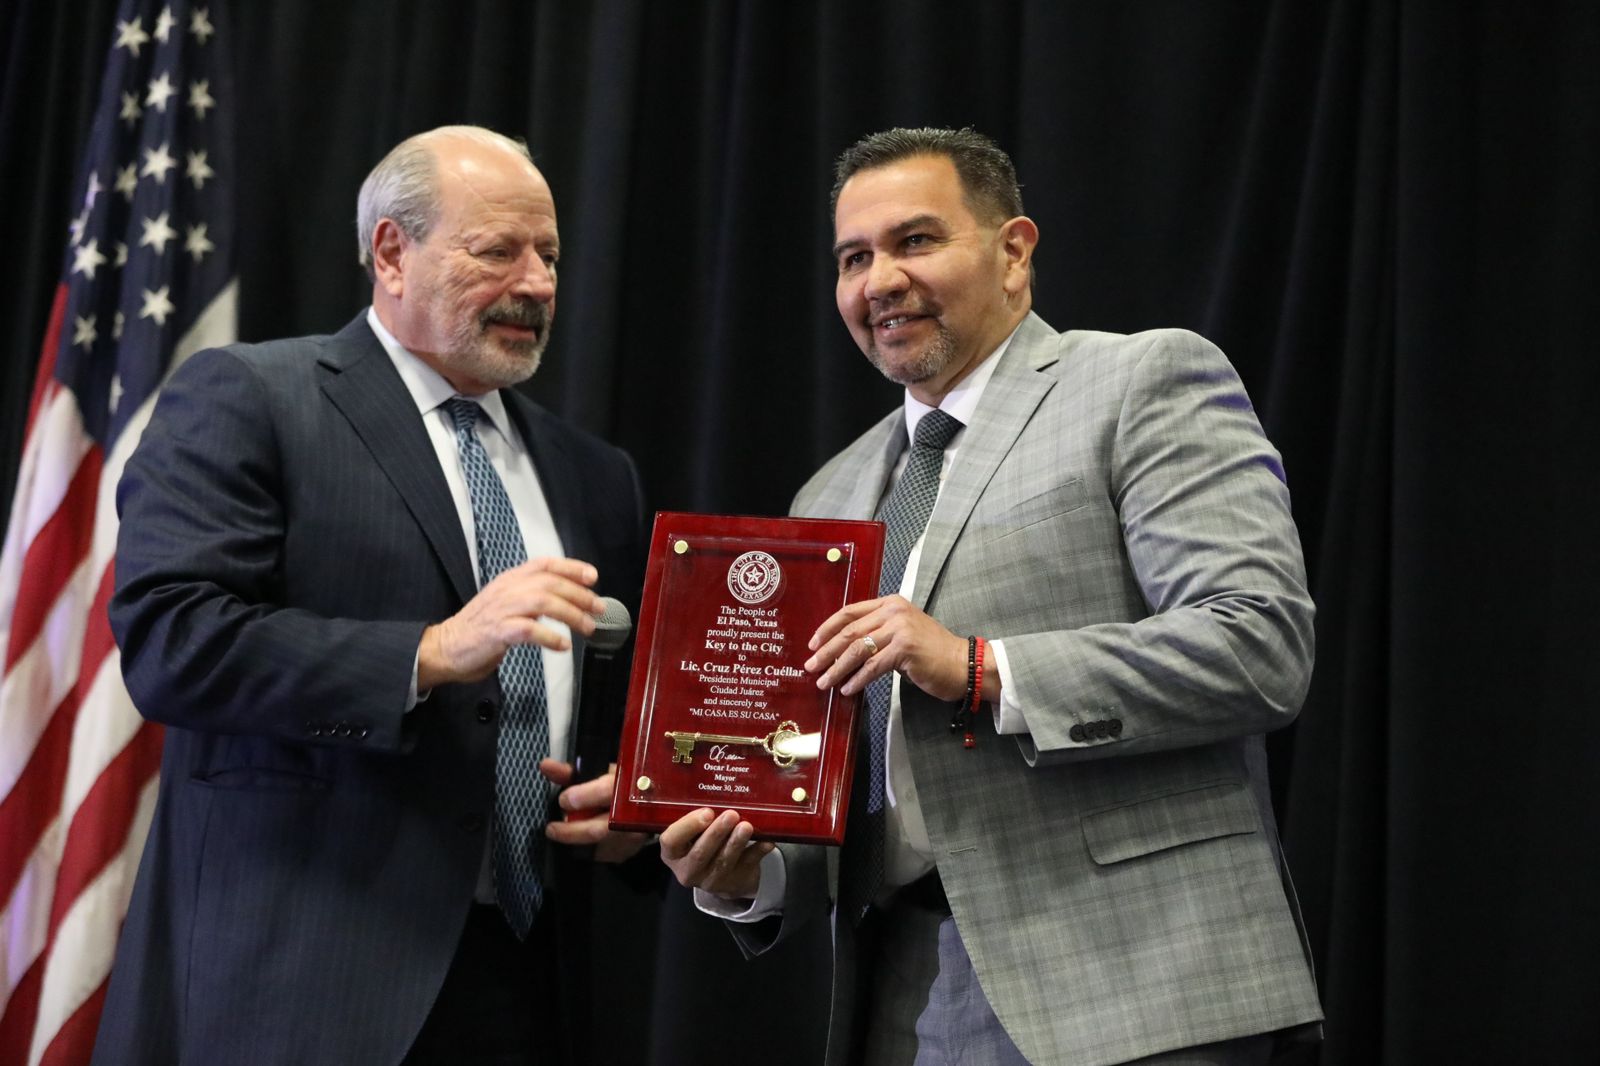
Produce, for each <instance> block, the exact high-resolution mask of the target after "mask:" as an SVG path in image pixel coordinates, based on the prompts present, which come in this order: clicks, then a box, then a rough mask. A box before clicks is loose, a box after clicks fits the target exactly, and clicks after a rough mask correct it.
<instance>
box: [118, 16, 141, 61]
mask: <svg viewBox="0 0 1600 1066" xmlns="http://www.w3.org/2000/svg"><path fill="white" fill-rule="evenodd" d="M149 39H150V35H149V34H148V33H146V32H144V24H143V20H141V19H138V18H135V19H134V20H133V21H132V22H118V23H117V43H116V44H114V45H112V47H113V48H126V49H127V50H128V51H130V52H132V53H133V54H134V57H135V58H137V57H138V55H139V46H140V45H142V44H144V43H145V42H146V41H148V40H149Z"/></svg>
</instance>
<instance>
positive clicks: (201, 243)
mask: <svg viewBox="0 0 1600 1066" xmlns="http://www.w3.org/2000/svg"><path fill="white" fill-rule="evenodd" d="M215 247H216V245H214V244H212V243H211V241H210V239H209V238H207V237H206V224H205V223H204V222H202V223H200V224H199V225H198V226H190V227H189V236H188V237H187V238H185V239H184V242H183V250H184V251H186V252H188V253H189V254H190V255H192V256H194V261H195V262H196V263H198V262H200V260H201V259H204V258H205V254H206V253H207V252H209V251H211V250H212V249H213V248H215Z"/></svg>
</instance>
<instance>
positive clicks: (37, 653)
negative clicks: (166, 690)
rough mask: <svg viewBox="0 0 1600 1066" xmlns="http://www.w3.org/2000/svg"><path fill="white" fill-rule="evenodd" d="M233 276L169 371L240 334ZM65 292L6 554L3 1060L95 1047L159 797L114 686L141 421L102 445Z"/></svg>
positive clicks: (134, 716) (148, 741)
mask: <svg viewBox="0 0 1600 1066" xmlns="http://www.w3.org/2000/svg"><path fill="white" fill-rule="evenodd" d="M237 304H238V285H237V283H230V284H229V285H228V286H227V287H226V288H225V289H224V290H223V291H222V293H221V294H220V295H219V296H218V297H217V298H216V299H215V300H214V301H212V303H211V305H210V306H209V307H207V308H206V310H205V311H204V312H203V313H202V314H201V315H200V317H199V319H198V320H197V321H196V322H195V325H194V327H193V328H192V329H190V330H189V332H188V333H186V334H185V335H184V336H183V337H182V339H180V341H179V342H178V346H177V349H176V350H175V352H174V355H173V359H172V362H171V364H170V367H169V373H170V369H171V368H175V367H177V366H178V365H180V364H181V363H182V362H183V360H184V359H186V358H187V357H188V356H189V355H190V354H192V353H194V352H196V351H198V350H200V349H201V348H207V347H213V346H215V345H219V344H226V343H229V342H231V341H232V340H233V339H234V338H235V337H236V335H237V332H236V327H235V323H236V320H237V314H236V312H237ZM64 305H65V289H64V288H63V289H62V290H61V291H59V292H58V294H57V298H56V304H55V307H54V309H53V311H52V313H51V318H50V325H49V329H48V331H47V334H46V338H45V344H44V349H43V350H44V353H45V354H44V356H43V357H42V359H41V361H40V367H39V374H38V383H37V384H36V385H35V389H34V397H33V402H32V406H31V408H30V410H29V414H28V430H27V438H26V443H25V444H24V448H23V456H22V465H21V467H20V470H19V472H18V476H17V490H16V495H15V499H14V502H13V504H12V509H11V518H10V523H9V527H8V529H7V532H6V541H5V548H4V553H3V555H0V653H3V655H4V660H3V664H0V1063H5V1064H7V1066H11V1064H13V1063H15V1064H17V1066H22V1064H27V1066H36V1064H63V1066H65V1064H80V1063H87V1062H88V1061H89V1053H90V1051H91V1049H92V1048H93V1046H94V1035H95V1031H96V1029H97V1028H98V1027H99V1020H100V1008H101V1004H102V1002H103V1001H104V998H105V990H106V979H107V977H108V976H109V975H110V973H111V961H112V957H113V955H114V953H115V949H116V939H117V934H118V932H119V930H120V929H121V925H122V919H123V916H124V915H125V914H126V913H127V908H128V897H129V895H130V894H131V892H132V891H133V879H134V874H135V872H136V871H137V869H138V864H139V854H140V851H141V850H142V848H143V846H144V837H145V833H146V831H147V830H148V828H149V825H150V815H151V812H152V811H153V809H154V806H155V796H156V775H157V771H158V769H159V765H160V759H161V733H160V728H159V727H158V726H156V725H154V724H152V723H149V722H146V721H144V719H142V718H140V717H139V714H138V712H137V711H136V710H135V709H134V707H133V704H132V702H131V701H130V700H129V698H128V693H127V690H126V689H125V688H123V685H122V673H121V660H120V657H119V655H118V652H117V648H116V645H115V644H114V643H113V641H112V639H111V628H110V625H109V623H108V622H107V619H106V603H107V601H108V599H109V598H110V594H111V588H112V554H113V551H114V549H115V547H116V537H117V512H116V502H115V493H116V485H117V480H118V479H119V478H120V477H121V475H122V468H123V466H124V464H125V463H126V462H127V459H128V456H129V455H130V454H131V453H132V451H133V448H134V446H135V445H136V444H137V443H138V439H139V434H140V433H141V432H142V430H143V429H144V426H145V424H146V423H147V422H148V421H149V418H150V411H151V409H152V408H153V407H154V405H155V396H154V395H152V396H151V397H150V399H149V400H147V401H146V403H145V404H144V405H143V406H142V407H141V408H140V410H139V411H138V412H137V413H136V414H135V415H134V416H133V418H132V419H131V420H130V422H129V424H128V427H127V429H126V430H125V431H124V432H123V433H122V435H121V436H120V437H119V438H118V439H117V441H116V443H115V444H114V446H113V447H112V449H111V453H110V454H109V455H104V454H102V449H101V448H100V446H99V445H98V444H97V443H95V442H94V441H93V440H92V439H91V438H90V437H89V436H88V434H87V433H86V432H85V431H84V423H83V419H82V417H81V414H80V412H79V410H78V406H77V398H76V397H75V396H74V395H73V393H72V392H71V391H70V390H68V389H65V388H63V387H62V386H61V385H59V384H58V383H57V382H56V381H55V379H54V377H53V376H52V373H53V370H54V357H55V352H56V348H57V344H58V341H59V338H60V330H61V320H62V317H63V312H64Z"/></svg>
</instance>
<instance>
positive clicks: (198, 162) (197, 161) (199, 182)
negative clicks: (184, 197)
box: [184, 151, 216, 189]
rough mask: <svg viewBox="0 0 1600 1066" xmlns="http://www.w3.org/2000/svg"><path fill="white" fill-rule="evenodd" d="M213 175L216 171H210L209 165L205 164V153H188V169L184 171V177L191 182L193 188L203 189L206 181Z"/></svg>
mask: <svg viewBox="0 0 1600 1066" xmlns="http://www.w3.org/2000/svg"><path fill="white" fill-rule="evenodd" d="M215 175H216V171H214V170H212V169H211V167H210V165H208V164H207V163H206V154H205V152H203V151H202V152H190V153H189V168H188V170H187V171H185V173H184V177H186V178H189V179H190V180H192V181H193V182H194V187H195V188H197V189H200V188H204V187H205V184H206V179H207V178H210V177H214V176H215Z"/></svg>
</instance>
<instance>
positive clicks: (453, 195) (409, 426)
mask: <svg viewBox="0 0 1600 1066" xmlns="http://www.w3.org/2000/svg"><path fill="white" fill-rule="evenodd" d="M357 210H358V231H359V237H360V258H361V262H362V263H363V265H365V266H366V268H367V271H368V273H369V275H370V276H371V278H372V282H373V284H372V306H371V307H370V308H368V309H366V310H364V311H362V312H361V313H360V314H359V315H357V316H356V318H355V319H354V320H353V321H351V322H350V323H349V324H348V325H347V326H346V327H345V328H344V329H343V330H341V331H340V332H339V333H338V334H337V335H334V336H329V337H302V338H296V339H292V340H283V341H274V342H271V343H267V344H259V345H243V344H241V345H232V346H229V347H227V348H222V349H214V350H211V351H206V352H201V353H199V354H197V355H196V356H194V357H193V358H192V359H190V360H189V361H188V362H187V363H186V364H184V365H183V366H182V367H181V368H179V369H178V370H177V371H176V372H175V373H174V374H173V376H172V379H171V381H170V382H169V383H168V384H167V385H166V387H165V388H164V389H163V390H162V393H161V398H160V401H159V403H158V404H157V406H156V409H155V412H154V416H153V418H152V419H151V422H150V425H149V428H148V429H147V430H146V432H145V434H144V436H143V438H142V440H141V442H140V444H139V447H138V450H137V451H136V452H135V453H134V455H133V456H132V458H131V459H130V460H129V462H128V466H127V472H126V474H125V475H124V477H123V479H122V482H121V484H120V486H119V489H118V504H119V507H120V508H121V514H122V525H121V532H120V537H119V540H118V545H117V574H116V577H117V587H116V592H115V595H114V597H113V599H112V602H111V608H110V611H111V624H112V628H113V630H114V632H115V634H116V637H117V641H118V644H119V646H120V648H121V650H122V668H123V674H124V676H125V678H126V679H127V683H128V688H129V691H130V692H131V693H132V695H133V698H134V702H135V703H136V705H137V706H138V708H139V710H140V712H141V713H143V714H144V715H145V716H146V717H148V718H151V719H153V720H155V721H159V722H162V723H165V724H166V726H167V727H168V728H167V731H166V747H165V751H164V754H163V758H162V766H161V784H160V793H159V798H158V800H157V802H156V809H155V815H154V824H153V825H152V827H151V832H150V837H149V842H148V844H147V846H146V848H145V852H144V857H143V861H142V862H141V864H140V869H139V877H138V881H137V884H136V887H135V889H134V893H133V898H132V902H131V905H130V908H129V913H128V919H127V923H126V925H125V927H124V931H123V935H122V939H121V942H120V944H119V948H118V958H117V962H116V966H115V969H114V972H113V974H112V978H111V984H110V990H109V994H108V997H107V1001H106V1006H105V1012H104V1017H103V1020H102V1025H101V1029H100V1035H99V1041H98V1045H97V1048H96V1053H95V1061H96V1062H97V1063H103V1064H123V1063H140V1064H145V1063H148V1064H151V1066H156V1064H161V1066H166V1064H170V1063H229V1064H233V1066H242V1064H262V1066H271V1064H282V1066H290V1064H293V1066H310V1064H316V1063H326V1064H329V1066H345V1064H352V1063H363V1064H367V1063H370V1064H374V1066H376V1064H391V1066H392V1064H395V1063H400V1062H402V1061H404V1062H405V1063H407V1064H415V1066H421V1064H450V1066H457V1064H474V1063H476V1064H490V1063H493V1064H513V1063H519V1064H520V1063H533V1062H538V1063H541V1064H542V1063H552V1062H561V1061H562V1060H563V1056H562V1044H563V1039H564V1038H567V1037H572V1036H574V1035H575V1034H573V1033H572V1032H570V1027H571V1026H573V1025H577V1024H581V1023H580V1022H578V1021H577V1019H576V1018H575V1017H573V1013H572V1011H571V1009H570V999H569V998H568V997H569V996H570V994H572V993H573V992H574V991H576V990H574V989H572V988H570V987H568V982H563V981H562V980H561V979H560V978H561V975H562V969H561V967H562V965H563V958H565V957H570V955H571V953H572V952H575V951H580V952H581V951H583V950H585V948H586V947H587V945H586V943H585V941H584V940H583V937H584V936H585V935H586V934H587V932H588V930H587V929H573V928H571V925H572V923H570V922H568V923H566V924H565V925H563V924H562V923H560V921H559V916H560V914H562V913H564V911H563V907H564V906H565V904H566V901H567V900H569V899H571V898H572V897H571V895H570V894H564V890H565V889H567V888H568V887H570V885H571V882H566V883H564V882H563V878H561V877H559V876H558V877H555V878H554V879H552V876H551V869H550V866H549V864H547V863H546V862H545V861H544V860H545V859H547V858H548V857H549V855H548V852H549V850H551V849H546V848H544V847H543V842H544V841H545V839H546V838H547V836H548V837H549V838H553V839H555V840H557V841H560V842H562V843H594V844H597V845H598V850H599V852H600V854H601V857H603V858H617V859H620V858H623V857H625V856H626V855H628V854H630V853H631V852H634V851H637V850H638V848H639V846H640V844H641V843H642V838H641V837H638V836H636V835H622V834H608V833H607V832H606V830H605V821H604V819H594V820H590V821H586V822H573V823H563V822H562V821H560V820H559V819H558V820H556V821H555V822H553V823H551V824H549V825H548V827H546V818H547V811H548V804H549V799H550V792H551V791H552V790H553V787H554V786H546V785H545V784H544V781H543V779H542V778H541V777H540V771H541V770H543V771H544V772H545V773H546V774H547V775H548V776H549V777H550V778H552V779H554V780H555V781H556V782H558V783H559V782H564V781H566V780H567V779H568V775H569V769H568V767H567V766H565V765H564V764H562V763H560V762H559V761H553V760H550V759H548V758H544V757H548V756H550V755H552V754H554V755H556V756H557V757H558V758H559V756H560V755H561V754H562V753H563V751H564V742H563V737H565V736H570V735H571V726H570V723H571V718H572V711H573V706H574V690H575V688H576V682H577V671H576V670H575V662H576V661H577V657H578V656H579V655H580V654H581V647H582V642H583V640H584V637H585V636H586V635H588V634H591V633H592V632H593V631H594V617H593V616H594V615H595V614H596V613H597V612H598V610H599V608H600V603H599V600H598V598H597V593H599V592H605V593H609V594H611V595H613V596H617V597H621V598H624V599H631V598H632V597H633V595H634V592H635V589H636V587H637V582H638V580H639V567H640V564H641V560H642V558H643V551H644V540H643V536H644V529H645V513H644V507H643V503H642V500H641V494H640V491H639V482H638V477H637V475H636V473H635V471H634V467H633V463H632V461H631V460H630V459H629V458H628V456H627V455H625V454H624V453H622V452H621V451H619V450H618V449H616V448H614V447H612V446H610V445H608V444H606V443H605V442H603V441H600V440H598V439H596V438H594V437H592V436H590V435H588V434H586V433H583V432H582V431H580V430H578V429H576V428H574V427H572V426H569V425H567V424H565V423H564V422H562V421H561V420H559V419H558V418H556V417H555V416H553V415H551V414H550V413H549V412H547V411H545V410H544V409H543V408H541V407H539V406H538V405H537V404H535V403H533V402H532V401H531V400H529V399H528V398H527V397H525V396H523V395H522V394H521V393H519V392H517V391H516V390H515V389H514V388H512V386H514V385H516V384H517V383H519V382H521V381H523V380H525V379H526V378H528V376H529V375H531V374H532V373H533V372H534V370H535V368H537V366H538V364H539V360H540V357H541V355H542V353H543V351H544V348H545V342H546V340H547V338H548V336H549V329H550V323H551V317H552V315H553V312H554V308H555V293H556V261H557V259H558V258H559V256H560V237H559V234H558V231H557V228H556V215H555V204H554V201H553V199H552V197H551V193H550V188H549V186H548V185H547V184H546V183H545V180H544V178H543V177H542V176H541V175H540V174H539V171H538V170H537V169H536V168H535V167H534V165H533V163H532V161H531V160H530V159H529V157H528V152H527V149H526V148H525V147H523V146H522V145H520V144H518V143H516V142H513V141H511V140H509V139H507V138H505V137H502V136H500V135H498V134H495V133H491V132H490V131H488V130H483V129H478V128H473V127H446V128H444V129H439V130H434V131H431V132H429V133H425V134H419V135H418V136H416V137H413V138H411V139H409V140H407V141H405V142H404V143H402V144H401V145H399V146H398V147H396V148H395V149H394V150H393V151H392V152H390V153H389V155H388V156H386V157H385V158H384V160H383V161H382V162H380V163H379V164H378V165H377V167H376V168H374V170H373V171H372V173H371V174H370V175H369V176H368V178H367V180H366V182H365V184H364V185H363V186H362V190H361V195H360V199H359V202H358V209H357ZM541 760H542V761H541ZM610 791H611V789H610V782H609V780H606V779H602V780H600V781H597V782H591V783H588V784H586V785H580V786H575V787H573V788H571V789H569V790H568V791H567V792H566V793H564V794H563V795H562V800H563V806H567V807H571V806H579V807H587V806H604V804H605V803H606V802H607V801H608V799H609V796H610ZM648 869H649V870H650V871H651V872H656V871H657V870H658V869H659V868H658V867H655V864H654V860H653V859H652V860H649V866H648ZM585 870H586V872H587V868H585ZM573 877H574V879H576V880H579V881H582V880H583V875H580V874H574V875H573Z"/></svg>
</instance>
